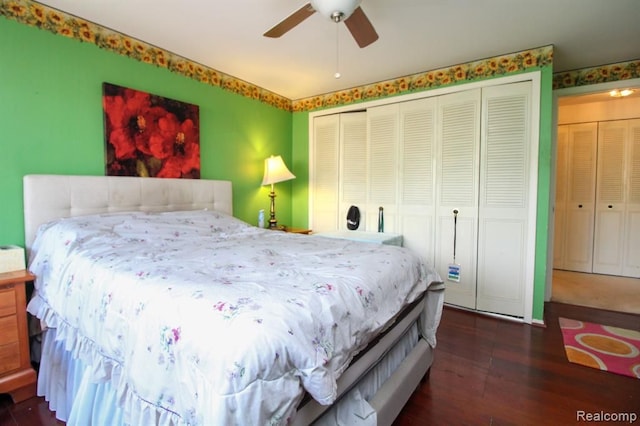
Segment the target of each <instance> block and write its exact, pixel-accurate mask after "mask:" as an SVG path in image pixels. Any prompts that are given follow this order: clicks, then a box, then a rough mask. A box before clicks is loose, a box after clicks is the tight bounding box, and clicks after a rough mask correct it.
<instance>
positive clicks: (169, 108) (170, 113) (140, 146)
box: [102, 83, 200, 179]
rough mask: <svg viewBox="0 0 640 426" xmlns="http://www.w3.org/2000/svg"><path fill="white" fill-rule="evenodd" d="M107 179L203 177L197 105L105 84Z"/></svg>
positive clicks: (103, 99) (103, 103) (103, 97)
mask: <svg viewBox="0 0 640 426" xmlns="http://www.w3.org/2000/svg"><path fill="white" fill-rule="evenodd" d="M102 107H103V110H104V129H105V144H106V174H107V176H141V177H165V178H192V179H198V178H200V131H199V127H200V126H199V125H200V118H199V108H198V106H197V105H192V104H188V103H185V102H179V101H175V100H172V99H167V98H163V97H161V96H157V95H151V94H149V93H146V92H141V91H138V90H133V89H128V88H125V87H120V86H116V85H114V84H110V83H104V84H103V96H102Z"/></svg>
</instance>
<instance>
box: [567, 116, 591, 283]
mask: <svg viewBox="0 0 640 426" xmlns="http://www.w3.org/2000/svg"><path fill="white" fill-rule="evenodd" d="M597 149H598V124H597V123H584V124H572V125H570V126H569V146H568V151H567V153H568V161H567V173H568V174H567V204H566V208H567V210H566V212H567V213H566V222H565V223H566V227H565V230H564V238H565V239H564V268H565V269H568V270H571V271H577V272H592V264H593V228H594V220H595V219H594V216H595V189H596V156H597Z"/></svg>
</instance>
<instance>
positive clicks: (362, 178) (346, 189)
mask: <svg viewBox="0 0 640 426" xmlns="http://www.w3.org/2000/svg"><path fill="white" fill-rule="evenodd" d="M367 157H368V147H367V113H366V112H353V113H345V114H340V159H341V161H340V176H341V178H340V204H339V208H338V214H339V223H338V229H340V230H346V229H347V212H348V211H349V207H351V206H352V205H353V206H357V207H358V208H359V209H360V213H361V214H362V217H361V220H360V226H359V227H358V230H363V229H365V228H366V217H365V215H364V209H365V208H366V203H367Z"/></svg>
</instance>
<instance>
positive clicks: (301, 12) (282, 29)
mask: <svg viewBox="0 0 640 426" xmlns="http://www.w3.org/2000/svg"><path fill="white" fill-rule="evenodd" d="M315 12H316V11H315V10H314V9H313V7H312V6H311V3H307V4H305V5H304V6H302V7H301V8H300V9H298V10H296V11H295V12H293V13H292V14H291V15H289V16H287V17H286V18H285V19H283V20H282V21H281V22H280V23H279V24H277V25H276V26H275V27H273V28H271V29H270V30H269V31H267V32H266V33H264V36H265V37H273V38H277V37H280V36H281V35H283V34H284V33H286V32H287V31H289V30H291V29H293V27H295V26H296V25H298V24H299V23H301V22H302V21H304V20H305V19H307V18H308V17H309V16H311V15H313V14H314V13H315Z"/></svg>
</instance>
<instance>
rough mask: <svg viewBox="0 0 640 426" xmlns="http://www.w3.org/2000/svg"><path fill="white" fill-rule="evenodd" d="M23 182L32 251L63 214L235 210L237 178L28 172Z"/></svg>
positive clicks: (27, 240) (27, 236)
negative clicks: (234, 183) (50, 224)
mask: <svg viewBox="0 0 640 426" xmlns="http://www.w3.org/2000/svg"><path fill="white" fill-rule="evenodd" d="M23 184H24V187H23V193H24V233H25V245H26V248H27V250H30V248H31V244H32V243H33V239H34V238H35V236H36V232H37V231H38V227H39V226H40V225H41V224H43V223H46V222H49V221H51V220H54V219H58V218H61V217H71V216H82V215H88V214H96V213H106V212H119V211H172V210H198V209H205V208H207V209H211V210H217V211H221V212H224V213H228V214H233V199H232V189H231V182H230V181H225V180H205V179H161V178H140V177H118V176H67V175H26V176H25V177H24V179H23Z"/></svg>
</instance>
